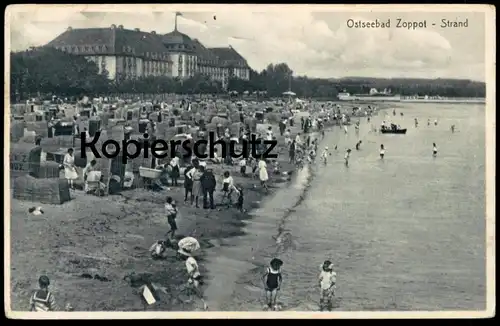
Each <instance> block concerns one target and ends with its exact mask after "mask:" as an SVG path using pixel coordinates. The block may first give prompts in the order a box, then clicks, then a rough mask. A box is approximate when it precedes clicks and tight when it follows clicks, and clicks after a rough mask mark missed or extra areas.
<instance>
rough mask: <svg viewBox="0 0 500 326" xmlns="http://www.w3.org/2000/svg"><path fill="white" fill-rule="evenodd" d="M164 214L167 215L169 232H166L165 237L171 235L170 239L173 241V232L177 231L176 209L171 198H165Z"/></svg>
mask: <svg viewBox="0 0 500 326" xmlns="http://www.w3.org/2000/svg"><path fill="white" fill-rule="evenodd" d="M165 213H166V214H167V221H168V224H169V225H170V231H168V232H167V236H168V235H169V234H171V236H170V237H171V239H174V236H175V231H177V223H176V222H175V218H176V217H177V207H175V202H174V200H173V199H172V197H167V203H166V204H165Z"/></svg>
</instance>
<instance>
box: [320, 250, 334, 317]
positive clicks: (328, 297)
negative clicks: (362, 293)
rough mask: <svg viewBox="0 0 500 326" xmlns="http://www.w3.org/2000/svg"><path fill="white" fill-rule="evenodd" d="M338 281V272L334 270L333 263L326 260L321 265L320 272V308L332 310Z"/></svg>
mask: <svg viewBox="0 0 500 326" xmlns="http://www.w3.org/2000/svg"><path fill="white" fill-rule="evenodd" d="M336 282H337V273H335V272H334V271H333V264H332V262H331V261H329V260H325V262H324V263H323V265H322V266H321V273H320V274H319V287H320V289H321V295H320V299H319V305H320V310H321V311H323V310H324V309H325V308H326V309H328V311H331V310H332V299H333V297H334V296H335V283H336Z"/></svg>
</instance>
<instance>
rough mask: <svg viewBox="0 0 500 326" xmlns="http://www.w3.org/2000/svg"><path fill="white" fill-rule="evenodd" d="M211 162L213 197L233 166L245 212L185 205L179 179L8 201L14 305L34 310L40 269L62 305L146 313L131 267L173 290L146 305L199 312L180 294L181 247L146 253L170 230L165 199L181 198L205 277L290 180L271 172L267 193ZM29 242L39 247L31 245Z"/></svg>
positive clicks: (183, 225) (182, 231) (182, 225)
mask: <svg viewBox="0 0 500 326" xmlns="http://www.w3.org/2000/svg"><path fill="white" fill-rule="evenodd" d="M278 138H280V137H278ZM280 144H283V140H282V139H281V142H280ZM283 147H284V146H283V145H281V146H279V154H278V155H279V157H278V160H279V161H280V163H282V171H289V170H292V169H291V168H290V166H289V165H288V162H285V161H287V160H288V159H287V151H286V150H284V148H283ZM211 168H212V169H213V171H214V174H215V176H216V178H217V181H218V185H217V190H216V193H215V201H216V203H217V204H219V203H220V197H221V192H220V185H221V184H220V177H221V175H222V173H223V171H226V170H228V171H230V172H231V174H232V175H233V178H234V180H235V183H239V184H241V185H243V187H244V189H245V205H244V206H245V209H246V211H245V212H244V213H241V212H238V211H236V209H234V208H229V209H226V208H224V207H218V209H215V210H205V209H202V208H200V209H196V208H194V207H191V206H190V205H186V204H184V203H183V197H184V194H183V192H184V187H183V186H182V184H181V185H179V186H178V187H171V188H168V189H167V191H162V192H158V193H155V192H151V191H147V190H144V189H141V188H139V189H133V190H127V191H123V192H122V194H121V195H113V196H107V197H95V196H89V195H85V194H83V192H81V191H72V194H71V195H72V200H71V201H69V202H66V203H64V204H62V205H48V204H37V203H32V202H24V201H19V200H16V199H11V217H10V218H11V266H12V271H13V273H12V274H11V280H10V281H11V289H12V290H11V307H12V310H14V311H26V310H28V309H29V302H28V301H29V297H30V293H31V291H33V290H35V289H36V288H37V284H36V282H37V278H38V276H39V274H43V273H45V274H47V275H48V276H49V278H50V279H51V289H52V291H54V294H55V296H56V300H57V301H58V302H59V306H60V309H62V308H63V307H64V306H65V305H66V304H68V303H70V304H71V305H72V306H73V307H74V309H75V311H112V310H117V309H118V310H125V311H144V307H143V305H142V302H141V299H140V297H139V295H138V293H137V290H136V289H134V288H132V287H131V286H130V285H128V284H127V283H126V282H125V281H123V278H124V276H126V275H128V274H130V273H132V272H135V273H136V274H142V273H143V274H148V275H149V276H150V277H149V278H150V280H151V281H152V282H154V283H157V284H159V285H161V286H162V287H164V288H166V289H167V292H169V295H165V294H163V293H160V294H159V296H160V300H159V302H158V303H157V304H155V305H153V306H149V307H148V308H147V310H146V311H182V310H184V311H192V310H195V311H196V310H200V307H199V306H197V302H194V303H188V304H186V303H184V302H183V301H185V299H186V296H185V295H184V294H179V293H180V292H182V291H183V288H184V286H185V283H186V281H187V274H186V272H185V264H184V262H183V261H177V260H176V258H175V255H176V252H175V251H174V250H171V249H169V255H168V257H167V258H166V259H164V260H159V261H155V260H152V259H151V258H150V255H149V252H148V248H149V247H150V246H151V245H152V244H153V242H154V241H156V240H159V239H163V236H164V234H165V233H166V231H168V229H169V227H168V224H167V223H166V218H164V217H163V215H164V213H163V205H164V201H165V197H166V196H171V197H172V198H173V199H174V200H176V201H177V202H178V203H179V211H180V213H179V217H178V218H177V223H178V226H179V230H178V232H177V234H176V238H177V239H178V240H180V239H181V238H182V237H184V236H193V237H195V238H197V239H198V240H199V242H200V246H201V250H200V251H199V252H198V253H196V254H195V257H196V259H197V260H198V263H199V265H200V271H201V272H202V275H203V274H206V269H205V260H206V256H207V255H206V251H207V250H208V249H210V248H214V247H220V246H224V242H225V241H226V240H227V239H230V238H232V237H236V236H241V235H244V234H245V232H244V231H243V229H244V226H245V223H244V222H243V221H244V220H248V219H251V218H252V216H251V213H252V211H253V210H254V209H255V208H256V207H258V206H259V203H260V202H261V201H262V200H264V198H267V197H269V195H272V194H273V193H274V192H275V191H276V190H279V189H280V188H282V187H284V186H286V185H287V184H289V183H290V180H288V181H285V180H282V176H274V175H272V174H271V172H269V173H270V182H269V186H270V192H269V194H266V193H264V192H263V191H262V190H261V189H260V188H259V180H258V177H257V178H256V179H253V178H251V177H245V178H244V177H241V176H239V175H238V174H239V173H238V171H239V167H238V166H225V165H224V166H222V165H212V166H211ZM269 168H270V167H269ZM247 171H248V168H247ZM233 200H234V198H233ZM33 205H40V206H41V207H42V208H43V210H44V212H45V214H44V215H40V216H32V215H31V214H28V212H27V211H28V208H29V207H31V206H33ZM27 235H30V236H27ZM27 239H30V240H29V241H28V240H27ZM32 243H34V244H37V245H36V246H34V247H33V246H32V245H31V244H32ZM80 244H84V245H80ZM38 257H45V258H44V260H41V259H40V258H38ZM82 274H91V275H94V274H98V275H100V276H104V277H106V278H108V279H109V280H110V282H99V281H97V280H93V279H90V280H88V279H84V278H81V277H80V276H81V275H82ZM202 290H203V288H202ZM90 293H92V295H91V297H88V296H89V294H90ZM195 301H197V300H195Z"/></svg>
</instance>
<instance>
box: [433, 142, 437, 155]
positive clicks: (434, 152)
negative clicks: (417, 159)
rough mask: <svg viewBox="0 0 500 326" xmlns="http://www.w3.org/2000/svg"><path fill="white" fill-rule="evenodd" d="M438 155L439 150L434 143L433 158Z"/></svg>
mask: <svg viewBox="0 0 500 326" xmlns="http://www.w3.org/2000/svg"><path fill="white" fill-rule="evenodd" d="M437 154H438V149H437V146H436V143H432V156H433V157H436V156H437Z"/></svg>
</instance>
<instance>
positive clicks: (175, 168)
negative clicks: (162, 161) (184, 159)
mask: <svg viewBox="0 0 500 326" xmlns="http://www.w3.org/2000/svg"><path fill="white" fill-rule="evenodd" d="M179 174H180V168H179V158H178V157H177V156H175V157H172V159H171V160H170V178H171V179H172V183H171V184H172V186H176V187H177V186H178V184H177V180H178V179H179Z"/></svg>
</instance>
